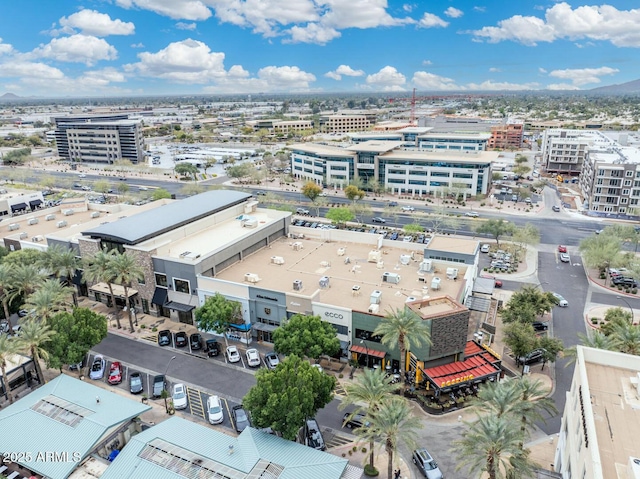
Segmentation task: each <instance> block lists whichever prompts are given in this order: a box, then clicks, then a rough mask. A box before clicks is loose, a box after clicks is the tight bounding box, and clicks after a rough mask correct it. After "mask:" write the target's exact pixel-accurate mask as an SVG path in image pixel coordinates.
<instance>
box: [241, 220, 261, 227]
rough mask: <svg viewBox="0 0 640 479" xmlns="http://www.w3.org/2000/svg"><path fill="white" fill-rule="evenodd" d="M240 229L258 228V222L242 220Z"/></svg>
mask: <svg viewBox="0 0 640 479" xmlns="http://www.w3.org/2000/svg"><path fill="white" fill-rule="evenodd" d="M242 227H243V228H257V227H258V220H256V219H253V218H251V219H248V220H242Z"/></svg>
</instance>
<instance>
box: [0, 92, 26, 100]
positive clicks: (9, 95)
mask: <svg viewBox="0 0 640 479" xmlns="http://www.w3.org/2000/svg"><path fill="white" fill-rule="evenodd" d="M20 98H22V97H21V96H18V95H16V94H14V93H5V94H4V95H2V96H0V100H18V99H20Z"/></svg>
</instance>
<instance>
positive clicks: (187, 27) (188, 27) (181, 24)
mask: <svg viewBox="0 0 640 479" xmlns="http://www.w3.org/2000/svg"><path fill="white" fill-rule="evenodd" d="M176 28H177V29H178V30H195V29H196V24H195V23H185V22H178V23H176Z"/></svg>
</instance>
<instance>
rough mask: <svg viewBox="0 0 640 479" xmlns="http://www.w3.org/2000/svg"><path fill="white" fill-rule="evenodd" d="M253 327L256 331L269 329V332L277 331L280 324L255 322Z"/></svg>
mask: <svg viewBox="0 0 640 479" xmlns="http://www.w3.org/2000/svg"><path fill="white" fill-rule="evenodd" d="M251 327H252V328H253V329H255V330H256V331H267V332H271V331H275V330H276V329H278V326H274V325H272V324H265V323H253V324H252V325H251Z"/></svg>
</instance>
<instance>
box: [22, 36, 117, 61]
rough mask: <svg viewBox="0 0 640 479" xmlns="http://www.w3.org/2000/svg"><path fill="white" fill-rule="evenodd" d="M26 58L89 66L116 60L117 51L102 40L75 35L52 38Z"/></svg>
mask: <svg viewBox="0 0 640 479" xmlns="http://www.w3.org/2000/svg"><path fill="white" fill-rule="evenodd" d="M28 56H33V57H35V58H50V59H52V60H56V61H60V62H76V63H85V64H86V65H89V66H91V65H94V64H95V63H96V62H98V61H101V60H115V59H116V58H118V51H117V50H116V49H115V48H114V47H113V46H111V45H109V43H107V42H106V41H105V40H104V39H102V38H97V37H93V36H89V35H82V34H77V35H71V36H70V37H62V38H54V39H52V40H51V41H50V42H49V43H47V44H46V45H40V46H39V47H38V48H36V49H34V50H33V51H32V52H31V53H30V54H28Z"/></svg>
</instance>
